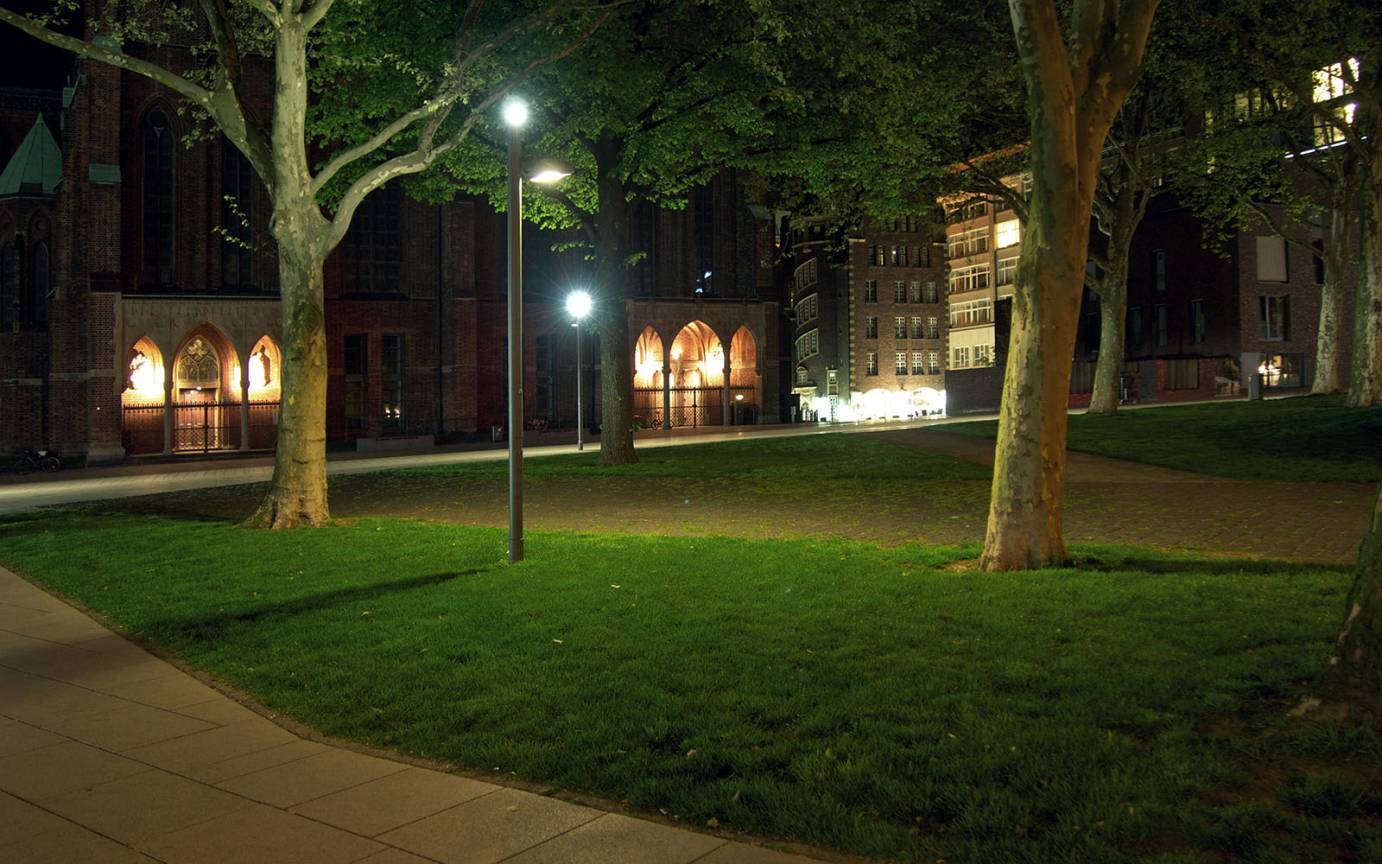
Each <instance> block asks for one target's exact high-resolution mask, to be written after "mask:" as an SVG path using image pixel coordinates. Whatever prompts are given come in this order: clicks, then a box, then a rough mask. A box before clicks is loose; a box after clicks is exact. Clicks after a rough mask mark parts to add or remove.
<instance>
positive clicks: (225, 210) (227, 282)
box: [221, 140, 254, 290]
mask: <svg viewBox="0 0 1382 864" xmlns="http://www.w3.org/2000/svg"><path fill="white" fill-rule="evenodd" d="M253 179H254V170H253V169H252V168H251V167H250V162H249V160H248V159H246V158H245V155H244V154H243V153H241V152H240V151H239V150H237V149H236V148H235V145H233V144H231V143H230V142H229V141H225V140H222V141H221V231H222V232H223V233H222V235H221V238H222V239H221V284H223V285H224V286H225V287H227V288H230V289H236V290H247V289H252V288H253V287H254V254H253V253H252V252H251V251H250V236H251V235H250V226H252V225H253V224H254V182H253Z"/></svg>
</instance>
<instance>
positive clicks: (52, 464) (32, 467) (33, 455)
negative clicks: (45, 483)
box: [14, 449, 62, 474]
mask: <svg viewBox="0 0 1382 864" xmlns="http://www.w3.org/2000/svg"><path fill="white" fill-rule="evenodd" d="M61 470H62V460H61V459H59V458H58V457H56V456H54V455H53V454H52V453H49V452H48V451H47V450H33V449H26V450H20V451H19V452H18V454H17V455H16V456H15V458H14V473H16V474H28V473H29V472H30V471H47V472H48V473H49V474H51V473H53V472H54V471H61Z"/></svg>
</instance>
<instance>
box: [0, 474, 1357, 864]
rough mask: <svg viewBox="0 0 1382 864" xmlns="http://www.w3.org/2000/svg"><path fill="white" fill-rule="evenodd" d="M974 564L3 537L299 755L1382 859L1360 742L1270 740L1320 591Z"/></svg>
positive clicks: (757, 545)
mask: <svg viewBox="0 0 1382 864" xmlns="http://www.w3.org/2000/svg"><path fill="white" fill-rule="evenodd" d="M648 457H649V458H648V459H646V460H645V462H644V463H643V464H642V465H640V466H639V468H638V469H636V470H638V471H644V472H652V471H657V470H659V469H658V468H657V465H658V459H659V456H658V455H657V454H654V453H652V452H650V453H649V454H648ZM533 468H534V471H535V472H542V471H564V470H583V469H581V468H580V467H579V466H577V467H569V466H568V467H563V466H562V464H561V463H557V462H546V463H544V462H542V461H535V462H534V463H533ZM764 470H770V469H768V468H767V467H766V466H765V469H764ZM860 470H873V469H867V468H861V469H860ZM786 482H792V481H790V480H789V481H786ZM975 554H976V550H975V549H973V548H965V549H937V548H926V547H920V546H915V545H913V546H901V547H890V548H884V547H880V546H876V545H869V544H862V543H851V542H847V541H838V540H836V541H823V542H811V541H805V540H750V539H732V538H724V537H656V536H629V535H622V534H613V533H609V534H595V535H591V534H584V535H581V534H567V533H536V534H532V535H530V537H529V540H528V560H527V561H526V562H524V563H523V564H521V565H518V566H515V567H509V566H506V565H504V564H503V563H502V559H503V555H504V534H503V531H502V530H496V529H489V528H476V527H462V526H448V525H437V524H423V523H417V522H410V521H403V520H389V519H364V520H360V521H357V522H352V523H348V524H337V525H333V526H331V527H327V528H324V529H320V530H316V531H296V532H282V533H269V532H250V531H245V530H242V529H237V528H234V527H232V526H231V525H229V524H227V523H225V522H221V521H216V520H209V519H190V518H175V517H171V516H161V515H155V514H130V513H107V512H101V511H97V510H94V509H92V510H83V509H72V510H60V511H49V512H46V513H42V514H37V515H34V516H28V517H4V518H0V561H3V562H4V563H5V564H6V565H7V566H10V567H13V568H16V569H19V570H20V571H22V572H24V573H26V574H28V575H30V576H31V577H33V578H35V579H37V580H39V581H40V582H43V583H44V584H47V585H50V586H52V587H53V588H55V589H57V590H58V591H60V592H63V593H65V594H67V595H70V596H72V597H75V598H77V599H79V600H81V601H82V602H83V603H85V604H86V605H88V606H89V607H91V608H93V609H95V610H98V611H99V612H101V613H103V614H105V615H107V616H109V617H110V618H111V619H112V620H114V621H116V622H118V623H119V624H121V625H122V626H123V627H125V628H127V629H128V630H129V631H131V632H133V633H135V634H138V635H139V636H141V637H143V638H146V639H148V640H151V641H153V642H155V643H158V644H161V645H164V646H167V647H168V648H170V649H171V650H173V651H174V652H176V653H178V654H179V655H181V656H183V657H185V658H186V659H187V660H188V661H190V662H191V663H193V664H195V665H197V666H199V667H201V668H204V669H206V670H208V671H209V672H211V673H213V674H214V675H216V676H219V677H220V678H222V679H224V680H226V681H228V682H230V683H232V684H234V685H235V686H237V687H240V688H243V689H244V690H246V691H248V692H250V693H252V694H254V695H255V696H256V697H257V698H259V699H260V700H262V701H263V702H264V703H265V704H266V705H268V706H270V707H271V708H273V709H275V710H277V711H282V712H286V713H288V714H290V715H292V716H294V717H296V718H298V719H299V720H301V721H303V722H305V723H308V724H310V725H312V726H314V727H316V728H318V729H320V730H322V731H324V732H327V733H330V734H333V735H339V736H343V737H347V738H352V739H356V740H360V741H364V742H367V743H369V744H373V745H378V746H383V747H392V748H398V749H400V750H404V751H407V752H410V753H415V754H419V755H423V756H428V757H433V758H439V759H445V760H450V761H452V762H454V763H456V764H459V765H462V766H466V767H468V768H470V769H473V770H478V771H485V772H495V771H497V772H500V773H501V774H507V773H508V772H514V773H515V774H517V775H519V776H521V777H524V778H527V779H529V780H533V781H539V782H549V783H552V784H554V785H557V786H560V787H565V788H569V789H575V790H585V791H589V792H592V793H597V794H600V795H603V796H607V797H609V798H612V799H616V800H627V801H628V802H629V803H630V804H632V805H633V806H634V807H636V808H643V809H646V810H653V809H658V808H660V809H663V810H665V811H666V812H668V813H670V814H675V815H676V816H678V817H679V818H680V819H681V820H682V821H684V822H686V823H688V824H692V825H699V824H704V823H705V822H706V821H707V820H709V819H712V818H713V819H716V820H718V821H719V823H720V824H722V825H724V826H726V827H729V828H732V829H738V830H743V831H749V832H754V833H757V834H762V835H768V836H774V837H783V838H792V839H796V840H801V841H805V842H808V843H814V844H819V845H822V846H827V847H832V848H835V849H838V850H842V851H846V852H855V853H864V854H870V855H880V856H890V857H896V858H900V859H907V860H920V861H928V862H929V861H935V860H937V859H940V858H943V859H945V860H946V861H964V862H1005V864H1006V862H1051V861H1066V862H1093V861H1097V862H1122V861H1157V862H1160V864H1189V862H1211V861H1222V860H1242V861H1261V862H1268V861H1271V862H1286V861H1302V862H1305V861H1310V862H1315V861H1331V860H1338V861H1345V860H1350V861H1364V860H1382V826H1380V825H1379V817H1382V796H1379V795H1378V793H1377V791H1376V789H1369V788H1368V787H1367V785H1366V784H1367V782H1368V781H1369V779H1371V780H1373V781H1376V780H1378V779H1382V778H1379V776H1378V772H1377V771H1375V770H1374V769H1375V766H1376V764H1377V760H1378V759H1379V742H1378V740H1377V739H1376V738H1375V737H1374V736H1372V735H1370V734H1367V733H1364V732H1359V731H1356V730H1353V729H1350V728H1348V727H1336V726H1328V725H1311V726H1305V727H1299V728H1296V727H1291V726H1288V725H1286V724H1285V723H1284V721H1282V720H1281V717H1282V715H1283V714H1284V711H1285V710H1286V708H1287V707H1288V706H1290V705H1291V704H1293V703H1294V702H1295V701H1296V700H1297V699H1298V698H1299V697H1300V695H1301V693H1302V692H1304V688H1305V687H1306V686H1307V685H1308V682H1309V681H1311V680H1312V679H1314V678H1315V677H1316V676H1317V675H1318V674H1319V671H1320V667H1321V664H1322V662H1323V659H1324V658H1325V657H1326V656H1327V651H1328V642H1329V638H1330V636H1331V635H1332V633H1333V632H1334V630H1335V627H1336V625H1337V623H1338V619H1339V615H1340V612H1341V603H1342V596H1343V592H1344V590H1345V589H1346V586H1347V581H1348V575H1347V574H1346V573H1345V572H1342V571H1340V570H1330V569H1318V568H1316V569H1312V568H1304V567H1285V566H1273V565H1270V564H1264V563H1261V562H1256V563H1237V562H1232V561H1223V560H1217V561H1206V560H1198V559H1187V558H1176V557H1168V556H1150V555H1143V554H1140V553H1137V552H1136V551H1133V550H1122V549H1112V548H1105V549H1090V550H1084V552H1083V553H1082V561H1081V567H1080V568H1079V569H1069V570H1052V571H1042V572H1038V573H1017V574H1001V575H982V574H977V573H974V572H972V571H966V570H965V569H964V568H963V566H961V565H962V564H963V562H964V561H965V560H966V559H969V558H972V556H973V555H975ZM1369 771H1371V772H1372V773H1371V774H1369V773H1367V772H1369ZM1225 856H1229V857H1228V858H1226V857H1225Z"/></svg>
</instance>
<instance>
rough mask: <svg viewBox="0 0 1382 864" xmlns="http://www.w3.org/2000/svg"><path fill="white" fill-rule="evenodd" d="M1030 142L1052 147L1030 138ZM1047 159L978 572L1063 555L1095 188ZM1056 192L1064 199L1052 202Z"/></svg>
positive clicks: (1024, 270)
mask: <svg viewBox="0 0 1382 864" xmlns="http://www.w3.org/2000/svg"><path fill="white" fill-rule="evenodd" d="M1072 119H1073V118H1072ZM1034 131H1036V133H1037V134H1036V135H1035V136H1034V138H1038V137H1040V136H1041V130H1034ZM1032 146H1033V149H1034V150H1042V149H1045V148H1046V147H1048V146H1049V145H1048V144H1047V143H1046V142H1044V141H1040V140H1033V145H1032ZM1047 161H1048V160H1047V159H1043V158H1041V157H1040V156H1038V155H1037V154H1034V156H1033V166H1034V170H1033V189H1032V201H1031V205H1030V207H1031V209H1030V213H1029V215H1028V217H1027V236H1026V237H1025V238H1024V241H1023V245H1022V257H1021V259H1020V261H1019V262H1018V271H1019V272H1018V280H1017V284H1018V286H1019V288H1018V290H1017V291H1015V292H1014V294H1013V324H1012V334H1011V337H1010V341H1009V347H1008V361H1007V369H1006V370H1005V372H1004V377H1003V397H1002V402H1001V405H1000V408H999V415H998V440H997V444H996V446H995V450H994V462H993V491H992V495H991V497H990V501H989V516H988V526H987V531H986V536H985V540H984V552H983V557H982V558H981V561H980V564H981V566H982V567H983V569H985V570H1021V569H1030V568H1035V567H1041V566H1043V565H1046V564H1050V563H1055V562H1059V561H1063V560H1065V558H1066V551H1065V540H1064V537H1063V534H1062V526H1061V497H1062V492H1063V487H1064V481H1065V461H1066V460H1065V432H1066V408H1067V403H1068V399H1069V393H1070V364H1071V357H1072V356H1073V354H1074V350H1075V335H1076V323H1077V320H1078V317H1079V308H1080V295H1081V293H1082V292H1083V288H1084V275H1085V260H1086V256H1087V254H1088V243H1089V216H1090V208H1091V204H1092V196H1091V195H1084V194H1082V193H1080V192H1079V191H1078V181H1077V180H1075V179H1074V178H1075V176H1076V175H1077V170H1076V166H1075V164H1074V162H1073V160H1072V161H1070V162H1067V163H1061V162H1060V161H1059V160H1050V161H1051V163H1052V164H1045V163H1047ZM1072 191H1073V192H1074V194H1071V192H1072ZM1057 195H1061V196H1063V197H1064V198H1065V199H1066V200H1065V201H1061V202H1056V201H1055V200H1054V199H1055V198H1056V196H1057ZM1066 213H1068V215H1062V214H1066ZM1081 213H1082V214H1083V215H1081Z"/></svg>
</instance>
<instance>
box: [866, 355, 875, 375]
mask: <svg viewBox="0 0 1382 864" xmlns="http://www.w3.org/2000/svg"><path fill="white" fill-rule="evenodd" d="M864 374H865V375H877V374H878V352H877V351H870V352H868V353H867V354H865V355H864Z"/></svg>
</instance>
